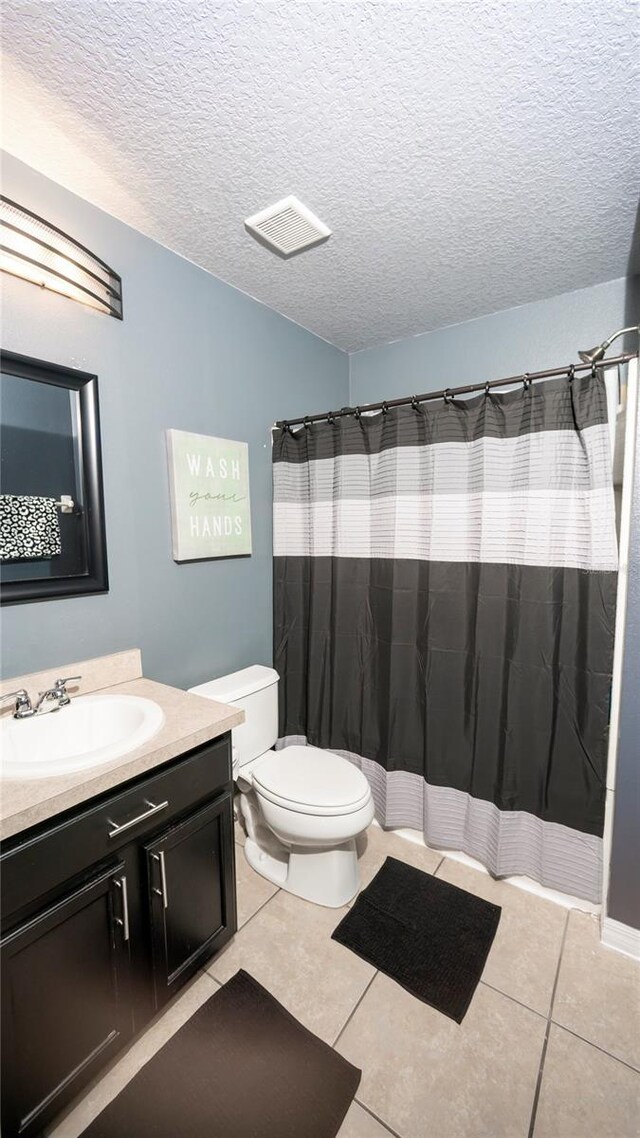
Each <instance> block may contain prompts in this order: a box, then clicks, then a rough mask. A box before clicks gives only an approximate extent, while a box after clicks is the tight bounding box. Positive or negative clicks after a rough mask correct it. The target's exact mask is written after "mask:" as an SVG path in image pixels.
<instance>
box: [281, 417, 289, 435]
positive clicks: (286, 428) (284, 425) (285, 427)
mask: <svg viewBox="0 0 640 1138" xmlns="http://www.w3.org/2000/svg"><path fill="white" fill-rule="evenodd" d="M282 430H283V431H284V433H285V435H290V434H291V427H290V426H289V424H288V423H287V420H286V419H284V420H283V423H282Z"/></svg>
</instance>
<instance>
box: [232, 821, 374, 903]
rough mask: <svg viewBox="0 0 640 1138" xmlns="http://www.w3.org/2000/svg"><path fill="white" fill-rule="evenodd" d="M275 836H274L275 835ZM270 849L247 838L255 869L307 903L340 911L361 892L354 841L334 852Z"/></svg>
mask: <svg viewBox="0 0 640 1138" xmlns="http://www.w3.org/2000/svg"><path fill="white" fill-rule="evenodd" d="M272 837H273V835H272ZM269 845H270V847H271V849H270V850H267V849H264V848H262V847H261V846H259V845H258V843H257V842H256V841H254V839H253V838H251V837H249V836H247V839H246V841H245V844H244V854H245V857H246V859H247V861H248V862H249V865H250V866H251V867H252V869H255V871H256V873H259V874H260V875H261V876H262V877H266V878H267V880H268V881H272V882H273V884H274V885H278V886H279V887H280V889H286V891H287V892H288V893H294V894H295V895H296V897H302V898H303V899H304V900H305V901H312V902H313V903H314V904H316V905H325V906H327V908H330V909H338V908H340V907H341V906H342V905H346V904H347V903H348V902H349V901H351V900H352V898H353V897H355V895H356V893H357V892H358V855H357V852H356V843H355V840H351V841H349V842H345V843H344V845H341V846H338V847H334V848H333V849H314V848H313V847H308V846H304V847H303V846H299V847H297V848H296V847H290V848H288V849H287V848H286V847H284V846H281V847H280V849H276V848H275V845H274V842H273V841H272V842H270V843H269Z"/></svg>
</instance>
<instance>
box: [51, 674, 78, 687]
mask: <svg viewBox="0 0 640 1138" xmlns="http://www.w3.org/2000/svg"><path fill="white" fill-rule="evenodd" d="M81 679H82V676H66V677H65V679H63V680H56V682H55V686H56V687H57V688H64V687H66V685H67V684H72V683H73V681H74V680H81Z"/></svg>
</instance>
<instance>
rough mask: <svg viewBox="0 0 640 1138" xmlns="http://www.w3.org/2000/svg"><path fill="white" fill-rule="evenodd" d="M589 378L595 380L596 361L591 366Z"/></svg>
mask: <svg viewBox="0 0 640 1138" xmlns="http://www.w3.org/2000/svg"><path fill="white" fill-rule="evenodd" d="M591 378H592V379H595V378H596V361H595V360H594V361H593V363H592V364H591Z"/></svg>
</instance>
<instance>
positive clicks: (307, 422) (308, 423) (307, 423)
mask: <svg viewBox="0 0 640 1138" xmlns="http://www.w3.org/2000/svg"><path fill="white" fill-rule="evenodd" d="M302 425H303V427H304V429H305V431H308V430H309V428H310V426H311V420H310V419H309V416H308V415H305V417H304V419H303V420H302Z"/></svg>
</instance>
